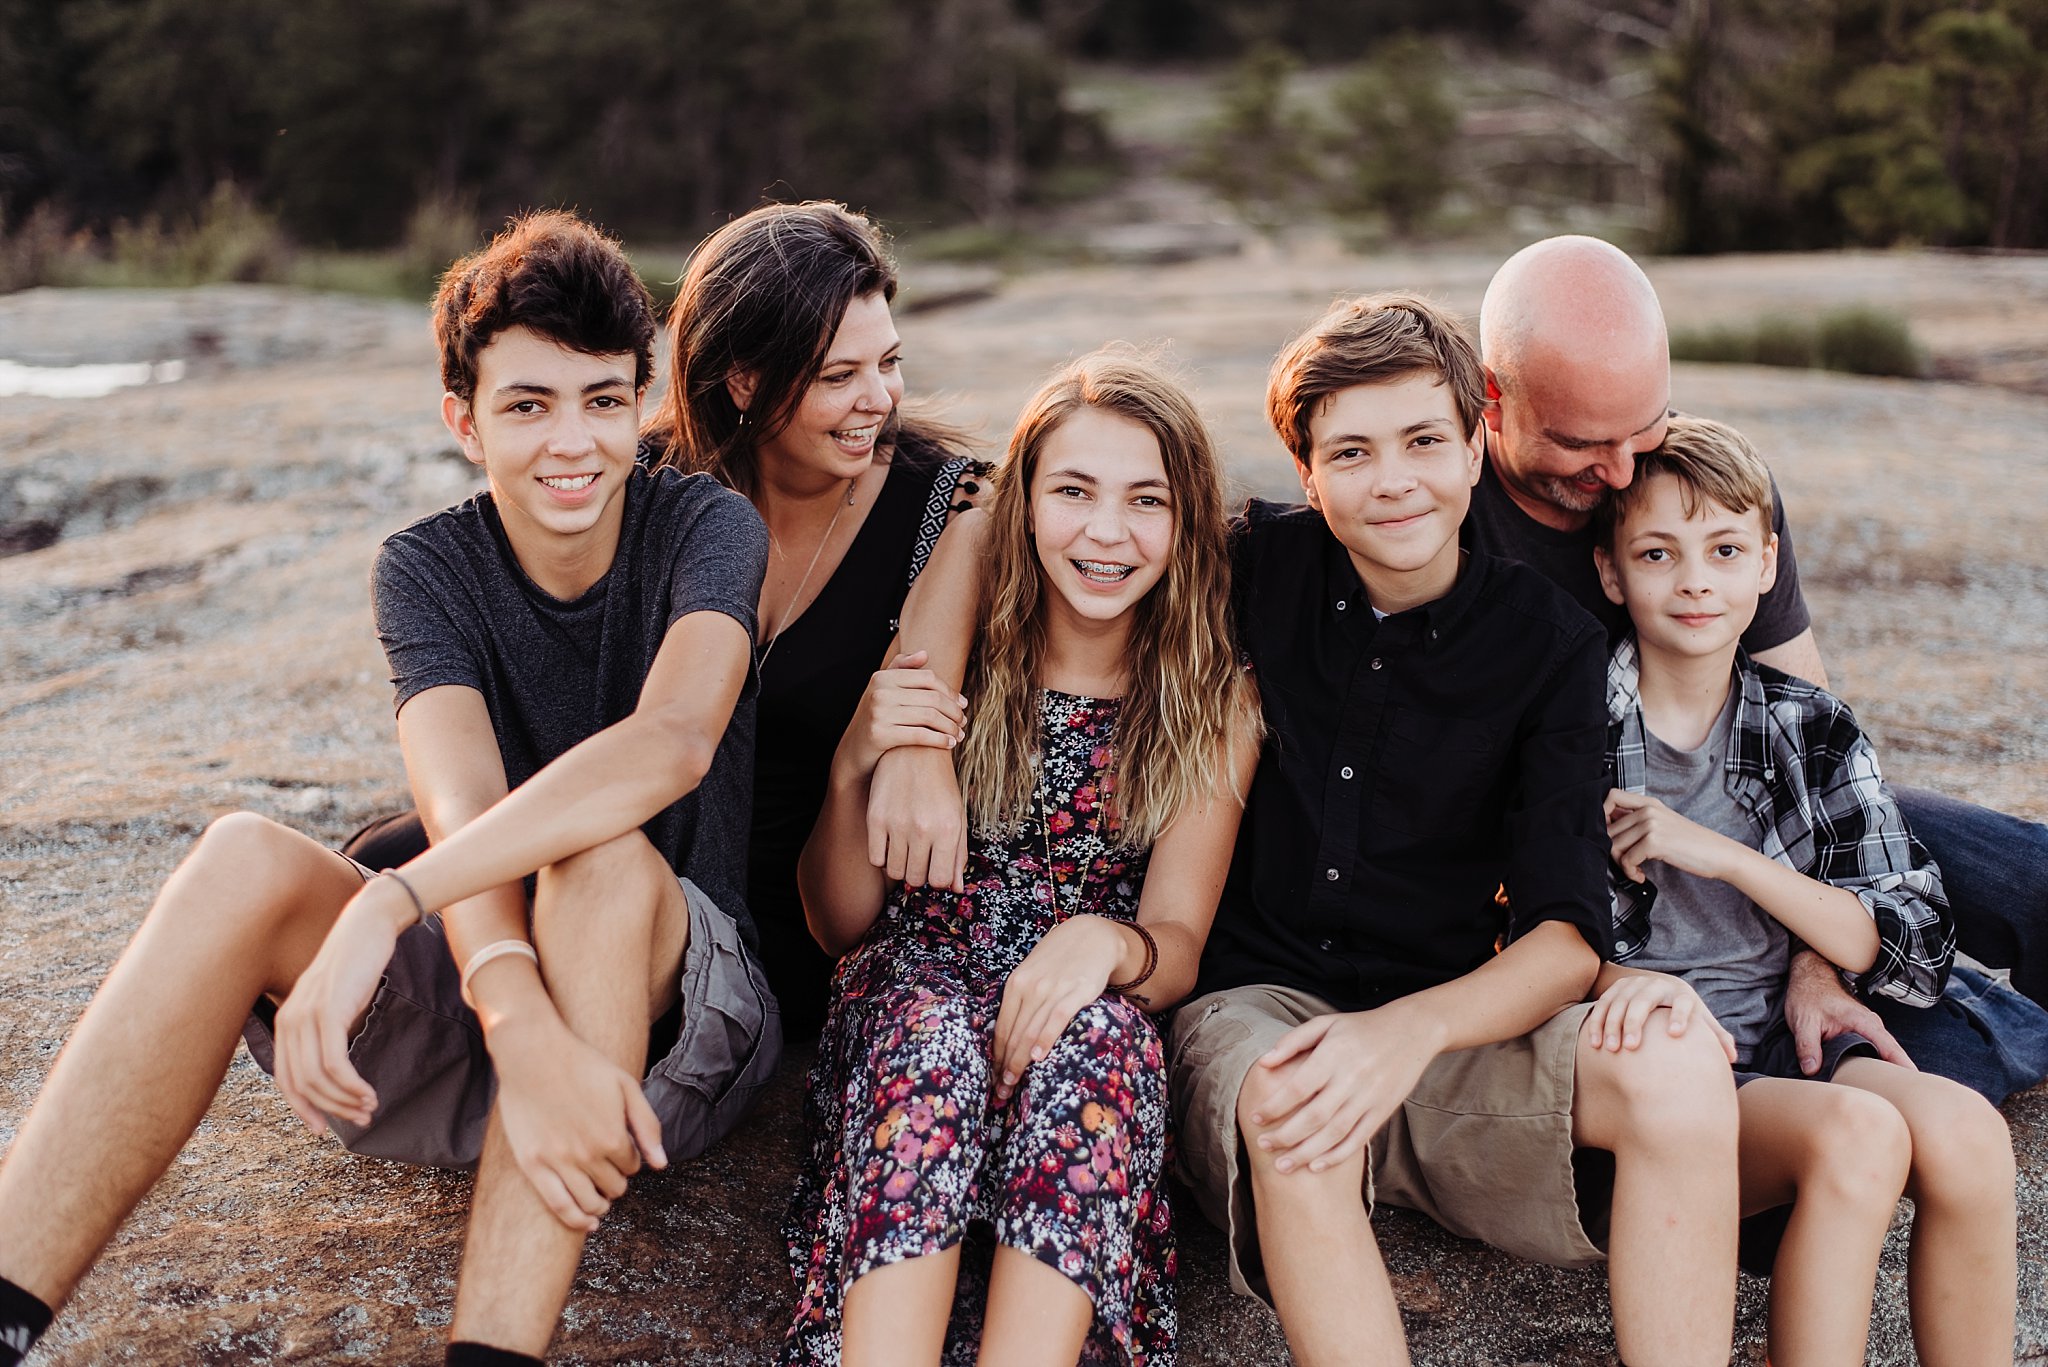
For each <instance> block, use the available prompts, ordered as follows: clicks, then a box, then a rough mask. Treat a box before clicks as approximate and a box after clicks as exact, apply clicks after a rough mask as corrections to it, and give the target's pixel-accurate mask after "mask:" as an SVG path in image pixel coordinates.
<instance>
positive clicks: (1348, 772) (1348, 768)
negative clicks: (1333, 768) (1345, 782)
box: [1337, 764, 1351, 778]
mask: <svg viewBox="0 0 2048 1367" xmlns="http://www.w3.org/2000/svg"><path fill="white" fill-rule="evenodd" d="M1337 772H1338V773H1340V774H1342V775H1343V776H1344V777H1346V778H1350V777H1351V766H1350V765H1348V764H1347V765H1345V766H1344V767H1343V768H1342V769H1339V770H1338V771H1337Z"/></svg>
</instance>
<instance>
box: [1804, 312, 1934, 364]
mask: <svg viewBox="0 0 2048 1367" xmlns="http://www.w3.org/2000/svg"><path fill="white" fill-rule="evenodd" d="M1820 363H1821V365H1822V366H1823V367H1825V368H1826V369H1829V370H1845V371H1848V372H1849V373H1850V374H1852V375H1906V376H1910V377H1912V378H1914V379H1918V378H1920V377H1922V376H1924V375H1926V374H1927V356H1926V353H1925V352H1923V351H1922V350H1921V349H1920V346H1919V344H1918V343H1917V342H1915V341H1914V340H1913V332H1912V329H1911V328H1909V327H1908V326H1907V325H1906V320H1905V319H1903V318H1901V317H1899V316H1898V315H1897V314H1895V313H1886V312H1884V311H1883V310H1881V309H1874V308H1868V307H1859V308H1846V309H1836V310H1835V311H1834V312H1832V313H1830V314H1828V315H1826V316H1825V317H1823V318H1822V319H1821V320H1820Z"/></svg>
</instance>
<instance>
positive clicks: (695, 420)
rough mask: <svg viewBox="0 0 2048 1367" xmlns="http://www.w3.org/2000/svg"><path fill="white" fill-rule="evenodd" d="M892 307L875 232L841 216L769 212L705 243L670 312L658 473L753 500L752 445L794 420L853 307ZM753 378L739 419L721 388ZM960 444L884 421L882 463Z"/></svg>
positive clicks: (652, 418)
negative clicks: (671, 472) (702, 476)
mask: <svg viewBox="0 0 2048 1367" xmlns="http://www.w3.org/2000/svg"><path fill="white" fill-rule="evenodd" d="M869 295H880V296H881V298H882V300H883V301H884V302H885V303H886V302H889V301H892V300H894V299H895V297H896V262H895V260H894V259H893V258H892V257H891V256H890V255H889V249H888V247H887V245H886V244H885V243H884V241H883V239H882V233H881V230H880V229H879V228H877V227H876V226H875V225H874V224H873V223H871V222H869V221H868V220H867V219H866V218H865V217H863V216H862V215H860V214H857V213H854V212H853V211H852V210H850V209H848V208H846V207H845V206H844V205H841V204H833V203H829V202H826V201H823V200H812V201H809V202H806V203H803V204H766V205H763V206H762V207H760V208H758V209H755V210H754V211H753V212H751V213H747V214H742V215H741V216H740V217H738V218H736V219H734V220H733V221H732V222H730V223H728V224H726V225H725V226H724V227H723V228H720V229H719V230H718V231H717V232H715V233H713V234H711V236H709V237H707V238H705V239H704V241H703V243H702V245H700V246H699V247H698V248H697V250H696V251H695V252H694V253H693V254H692V255H691V257H690V264H689V266H688V267H687V268H686V269H685V270H684V272H683V278H682V280H681V282H680V283H679V285H678V288H677V293H676V302H675V307H674V308H672V309H670V310H669V315H668V331H669V378H668V393H667V394H666V395H665V396H664V397H663V399H662V402H661V405H660V407H659V408H658V409H657V410H656V411H654V412H653V413H652V414H650V415H649V418H648V422H647V433H646V435H647V436H648V437H649V438H650V439H651V440H652V441H653V443H654V445H655V447H656V448H657V450H658V451H659V452H660V454H661V460H662V463H663V464H667V465H674V466H676V467H678V468H680V469H682V470H685V471H699V470H702V471H708V472H709V473H711V474H713V475H715V476H717V478H718V479H719V480H720V481H721V482H722V483H724V484H726V485H727V486H729V487H731V488H734V489H737V490H739V491H740V492H741V493H744V494H747V495H749V496H751V495H752V494H754V493H755V492H756V490H757V486H758V484H759V481H760V464H759V458H758V456H757V454H756V451H757V448H758V446H759V444H760V443H761V442H762V441H763V440H765V439H767V438H770V437H773V436H774V435H775V434H776V433H778V432H780V431H781V430H782V429H783V428H784V427H786V426H788V424H789V421H790V419H791V418H793V417H794V416H795V415H796V410H797V407H798V405H800V404H801V403H802V402H803V398H804V394H805V392H806V391H807V390H809V389H810V387H811V384H812V383H813V382H814V381H815V380H816V379H817V378H818V372H819V371H820V370H821V369H823V367H824V364H825V356H826V353H827V351H829V350H830V348H831V346H832V338H833V337H834V336H835V335H836V334H837V333H838V331H839V325H840V323H841V321H842V320H844V319H845V317H846V309H847V306H848V305H849V304H851V303H852V302H853V301H854V300H856V299H864V298H866V297H868V296H869ZM738 374H746V375H751V376H752V377H753V379H754V393H753V398H752V400H751V401H750V403H749V405H748V407H747V410H746V411H745V412H744V413H742V412H741V410H740V407H739V405H738V404H736V403H734V402H733V399H732V394H731V392H730V391H729V390H728V389H727V388H726V381H727V380H728V379H730V378H731V377H732V376H734V375H738ZM956 436H957V434H955V433H952V432H950V431H948V430H947V429H944V428H941V427H939V426H938V425H937V424H930V423H920V422H919V421H917V420H916V419H908V420H906V418H905V417H904V415H903V413H902V410H901V409H898V410H896V411H895V412H892V413H891V414H890V415H889V418H888V420H887V422H886V423H885V424H884V426H883V428H882V431H881V433H880V434H879V437H878V439H877V440H876V443H875V449H876V450H877V451H878V452H882V451H887V452H900V451H905V450H907V451H908V452H909V453H910V454H912V455H919V454H925V453H926V450H927V448H932V447H934V446H935V445H944V444H947V443H949V442H951V441H953V440H954V439H956Z"/></svg>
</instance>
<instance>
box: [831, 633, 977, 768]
mask: <svg viewBox="0 0 2048 1367" xmlns="http://www.w3.org/2000/svg"><path fill="white" fill-rule="evenodd" d="M924 664H925V652H923V651H922V650H914V651H911V652H910V653H909V654H907V655H898V656H897V657H896V658H895V659H893V660H891V661H890V662H889V664H888V666H887V667H886V668H884V669H880V670H877V671H876V672H875V673H874V674H873V675H872V676H871V677H870V678H869V679H868V686H867V689H866V690H865V691H864V692H863V693H862V694H861V697H860V706H859V707H858V708H857V709H855V711H854V714H853V724H852V725H851V726H849V727H848V728H847V731H846V738H845V741H844V742H843V743H842V745H841V747H840V761H841V763H843V764H846V765H848V766H850V767H851V768H852V769H853V771H854V772H855V773H857V774H859V775H861V776H862V777H866V776H867V775H869V774H872V773H873V772H874V771H875V764H876V762H877V761H878V760H880V759H881V757H882V756H883V755H885V754H887V753H888V752H889V751H891V750H894V749H896V748H897V747H898V746H903V745H923V746H929V747H931V748H933V749H938V750H951V749H953V748H954V747H955V746H957V745H959V744H960V742H961V741H962V740H964V739H965V738H966V736H967V699H966V698H965V697H963V696H962V695H961V694H959V693H958V692H956V691H954V690H953V689H952V688H949V687H948V686H947V685H946V683H945V681H944V680H942V679H940V678H939V676H938V675H936V674H934V673H933V672H932V671H931V670H929V669H926V668H925V667H924Z"/></svg>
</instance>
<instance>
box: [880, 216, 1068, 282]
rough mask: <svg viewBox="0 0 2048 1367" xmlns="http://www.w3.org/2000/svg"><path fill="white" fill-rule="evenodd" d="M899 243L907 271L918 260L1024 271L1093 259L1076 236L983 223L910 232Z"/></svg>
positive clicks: (911, 268)
mask: <svg viewBox="0 0 2048 1367" xmlns="http://www.w3.org/2000/svg"><path fill="white" fill-rule="evenodd" d="M896 244H897V246H898V247H899V248H900V252H901V255H902V257H903V258H904V270H905V271H906V272H909V271H912V270H914V269H915V265H914V263H915V262H920V261H930V262H936V263H941V264H945V265H962V266H996V267H999V268H1002V269H1005V270H1020V269H1024V268H1027V267H1031V266H1070V265H1077V264H1080V263H1083V262H1085V261H1087V260H1088V259H1089V254H1088V250H1087V248H1086V247H1085V246H1084V245H1083V244H1082V243H1080V242H1079V241H1077V240H1075V239H1073V238H1069V237H1064V236H1060V235H1057V234H1046V233H1034V232H1028V231H1025V230H1023V229H1019V228H994V227H989V226H987V225H985V224H979V223H963V224H960V225H957V226H955V227H950V228H931V229H926V230H924V231H921V232H916V233H910V232H906V233H903V234H902V235H900V236H899V237H898V238H897V240H896Z"/></svg>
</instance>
